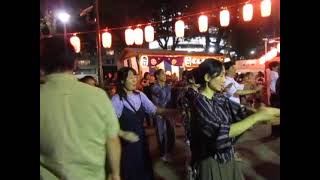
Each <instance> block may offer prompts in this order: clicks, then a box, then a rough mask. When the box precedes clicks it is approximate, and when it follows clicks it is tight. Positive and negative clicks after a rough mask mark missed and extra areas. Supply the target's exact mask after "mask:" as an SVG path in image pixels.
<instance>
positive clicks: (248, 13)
mask: <svg viewBox="0 0 320 180" xmlns="http://www.w3.org/2000/svg"><path fill="white" fill-rule="evenodd" d="M242 15H243V20H244V21H251V20H252V17H253V5H252V4H246V5H244V6H243V9H242Z"/></svg>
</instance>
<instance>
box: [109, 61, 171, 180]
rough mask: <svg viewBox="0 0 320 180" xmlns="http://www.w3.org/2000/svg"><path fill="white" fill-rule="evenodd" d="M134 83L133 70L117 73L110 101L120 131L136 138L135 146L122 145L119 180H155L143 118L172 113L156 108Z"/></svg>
mask: <svg viewBox="0 0 320 180" xmlns="http://www.w3.org/2000/svg"><path fill="white" fill-rule="evenodd" d="M137 82H138V79H137V72H136V71H135V70H134V69H133V68H130V67H123V68H121V69H119V71H118V87H117V94H116V95H114V96H113V97H112V103H113V107H114V109H115V112H116V115H117V117H118V118H119V123H120V128H121V130H123V131H130V132H133V133H135V134H137V135H138V137H139V140H138V141H137V142H132V141H131V142H129V141H126V140H122V141H121V145H122V152H121V165H120V166H121V168H120V171H121V172H120V173H121V179H122V180H154V174H153V168H152V161H151V157H150V152H149V145H148V142H147V137H146V134H145V130H144V127H143V122H144V118H145V116H146V114H155V113H157V114H162V113H170V112H171V111H170V110H165V109H162V108H157V107H156V106H155V105H154V104H153V103H152V102H151V101H150V100H149V99H148V97H147V96H146V95H145V94H144V93H143V92H140V91H137ZM171 113H174V111H172V112H171Z"/></svg>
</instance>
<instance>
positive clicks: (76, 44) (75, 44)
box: [70, 34, 80, 53]
mask: <svg viewBox="0 0 320 180" xmlns="http://www.w3.org/2000/svg"><path fill="white" fill-rule="evenodd" d="M70 43H71V44H72V46H73V48H74V50H75V52H76V53H79V52H80V38H79V37H78V36H77V35H76V34H74V35H73V36H72V37H71V38H70Z"/></svg>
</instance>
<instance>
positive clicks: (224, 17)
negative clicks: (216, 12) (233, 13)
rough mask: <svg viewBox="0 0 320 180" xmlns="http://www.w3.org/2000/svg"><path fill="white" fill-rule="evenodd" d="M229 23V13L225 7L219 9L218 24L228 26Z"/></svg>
mask: <svg viewBox="0 0 320 180" xmlns="http://www.w3.org/2000/svg"><path fill="white" fill-rule="evenodd" d="M229 23H230V13H229V11H228V10H227V9H224V10H222V11H220V25H221V26H222V27H227V26H229Z"/></svg>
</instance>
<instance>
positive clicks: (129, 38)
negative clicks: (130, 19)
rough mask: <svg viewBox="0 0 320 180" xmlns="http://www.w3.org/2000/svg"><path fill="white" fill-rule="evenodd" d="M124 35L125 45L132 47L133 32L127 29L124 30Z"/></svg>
mask: <svg viewBox="0 0 320 180" xmlns="http://www.w3.org/2000/svg"><path fill="white" fill-rule="evenodd" d="M124 34H125V39H126V44H127V45H128V46H131V45H133V43H134V31H133V30H132V29H131V28H128V29H126V31H125V32H124Z"/></svg>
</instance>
